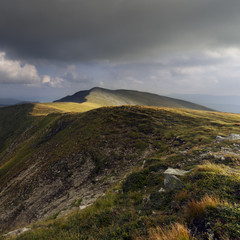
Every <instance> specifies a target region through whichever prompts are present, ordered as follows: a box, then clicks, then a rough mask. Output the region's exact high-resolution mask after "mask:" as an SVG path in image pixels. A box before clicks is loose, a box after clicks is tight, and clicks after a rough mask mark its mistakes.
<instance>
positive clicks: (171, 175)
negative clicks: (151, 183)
mask: <svg viewBox="0 0 240 240" xmlns="http://www.w3.org/2000/svg"><path fill="white" fill-rule="evenodd" d="M188 172H189V171H184V170H181V169H174V168H168V169H167V170H166V171H165V172H164V186H165V188H167V189H169V190H173V189H179V188H182V187H183V186H184V184H183V182H182V181H181V180H180V179H179V178H178V177H177V176H184V175H185V174H186V173H188Z"/></svg>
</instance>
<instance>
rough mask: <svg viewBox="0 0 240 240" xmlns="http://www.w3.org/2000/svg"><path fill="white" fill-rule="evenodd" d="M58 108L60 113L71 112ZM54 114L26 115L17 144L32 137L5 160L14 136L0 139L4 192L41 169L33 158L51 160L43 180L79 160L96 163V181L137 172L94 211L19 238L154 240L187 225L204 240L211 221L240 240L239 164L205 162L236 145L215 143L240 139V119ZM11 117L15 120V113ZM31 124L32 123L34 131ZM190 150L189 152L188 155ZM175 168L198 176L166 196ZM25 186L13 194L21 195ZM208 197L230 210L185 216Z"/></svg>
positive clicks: (121, 111) (139, 111) (146, 110)
mask: <svg viewBox="0 0 240 240" xmlns="http://www.w3.org/2000/svg"><path fill="white" fill-rule="evenodd" d="M57 105H58V104H57ZM59 106H60V105H59ZM59 106H58V108H59V109H60V108H61V109H62V110H61V111H63V109H64V108H65V107H66V105H61V107H59ZM56 108H57V107H56V105H54V109H55V110H56ZM55 110H50V107H49V106H48V110H47V112H44V111H45V110H44V109H42V108H40V107H39V108H38V110H36V109H35V110H33V108H32V107H28V108H27V109H25V110H24V111H25V115H24V116H25V117H24V118H23V119H22V120H21V121H20V125H21V126H22V129H23V130H21V131H19V125H16V126H15V127H12V129H13V130H12V132H14V138H16V139H18V138H19V139H21V137H22V136H23V134H25V135H24V136H25V137H24V140H23V141H21V142H19V143H18V144H17V146H16V147H15V148H14V152H12V153H7V154H6V147H4V146H5V144H8V141H10V140H11V141H12V139H10V140H9V138H7V137H6V136H9V135H8V134H10V132H9V133H7V131H6V132H5V133H3V135H1V133H0V137H1V139H2V146H3V150H2V152H1V153H0V154H2V156H3V155H4V154H3V153H5V157H4V160H3V162H4V163H3V164H2V165H1V166H0V181H1V186H2V187H4V186H5V184H6V183H7V182H8V181H10V180H11V179H12V178H13V177H14V176H17V175H18V173H19V172H20V171H23V170H24V167H23V166H25V164H30V165H31V164H32V163H34V162H35V161H36V159H35V158H34V157H33V156H44V158H45V159H47V161H46V162H44V164H43V166H42V168H40V169H39V170H38V172H36V175H38V176H42V175H41V174H43V173H44V172H45V173H48V171H49V173H51V166H54V163H58V162H59V161H61V160H62V159H71V156H73V155H74V154H82V155H84V156H87V157H88V158H91V160H92V161H93V163H94V169H93V170H92V172H91V177H92V178H94V177H96V176H98V175H99V174H101V173H102V172H104V170H106V169H108V170H109V172H108V174H107V175H106V178H105V179H106V181H107V179H108V178H107V176H112V175H113V174H114V173H115V170H116V171H121V169H122V167H124V165H125V164H128V162H129V161H132V164H133V166H132V167H131V168H129V169H128V174H127V176H126V178H125V179H124V180H122V182H119V183H118V184H117V185H116V186H115V187H113V188H112V189H110V190H109V191H108V193H107V194H106V196H104V197H101V198H100V199H98V200H97V201H96V202H95V203H94V204H93V205H92V206H90V207H88V208H86V209H84V210H81V211H76V212H74V213H72V214H70V215H68V216H67V217H57V215H58V212H57V213H56V214H55V215H52V217H51V219H48V220H47V221H46V222H44V221H43V222H41V223H39V224H38V223H36V224H35V225H33V226H32V227H33V231H31V232H28V233H26V234H24V235H22V236H19V237H18V238H17V239H106V240H107V239H141V238H143V239H147V238H148V237H149V236H150V235H151V231H152V230H153V229H156V228H157V227H159V226H160V227H163V226H168V225H169V226H175V224H177V223H181V224H183V226H186V227H187V228H188V229H189V231H190V233H191V234H192V235H193V234H195V236H196V237H197V239H204V237H206V236H204V234H205V233H206V227H205V225H204V224H205V223H206V222H207V221H210V223H211V224H212V225H211V229H212V231H213V232H214V233H215V234H216V236H221V234H223V232H224V231H225V232H224V234H225V235H226V238H227V237H228V238H230V239H237V237H236V236H237V233H238V231H239V225H238V222H239V217H238V214H239V206H238V205H237V204H238V203H239V200H240V199H239V186H240V175H239V174H240V173H239V166H238V161H237V160H234V159H233V157H234V156H231V155H230V156H228V158H229V159H228V160H227V161H226V162H222V163H221V164H220V163H219V160H218V159H214V158H208V157H206V158H207V159H206V160H208V161H209V162H206V161H204V160H205V159H202V158H200V157H199V156H200V155H201V154H202V153H206V152H207V151H208V148H210V149H212V150H213V151H219V149H220V148H221V147H222V146H228V145H229V144H230V145H231V144H232V143H216V142H215V137H216V136H217V135H223V136H227V135H228V134H230V133H239V124H240V116H239V115H237V114H226V113H214V112H203V111H195V110H188V109H186V110H184V109H171V108H155V107H141V106H134V107H133V106H121V107H104V108H99V109H94V110H91V111H89V112H84V113H76V112H75V113H73V112H74V111H73V110H71V112H72V113H66V112H67V111H68V110H64V111H65V113H59V112H57V113H56V112H55ZM5 111H6V110H5ZM7 111H9V113H8V114H9V115H8V116H10V115H11V114H12V113H11V111H13V110H11V111H10V110H7ZM18 111H23V110H21V109H18ZM34 111H35V113H34ZM51 111H53V112H54V113H52V112H51ZM59 111H60V110H59ZM69 111H70V110H69ZM37 112H38V113H37ZM5 114H7V113H5ZM22 116H23V115H22ZM24 119H27V121H29V122H28V124H29V125H28V127H27V126H26V125H25V121H24ZM0 121H1V118H0ZM2 121H3V120H2ZM10 130H11V129H10ZM10 130H9V131H10ZM236 143H237V142H236ZM231 146H232V145H231ZM185 150H188V152H187V153H186V154H182V153H181V151H185ZM43 153H44V155H43ZM143 156H145V157H143ZM143 160H145V164H144V168H142V163H143ZM68 161H69V160H68ZM168 167H174V168H182V169H185V170H189V169H193V170H192V171H191V172H190V173H189V174H187V175H186V176H183V177H180V179H181V180H182V181H183V183H184V188H183V189H177V190H173V191H170V190H168V191H166V192H165V193H162V192H159V189H160V188H162V187H164V184H163V179H164V174H163V172H164V170H166V169H167V168H168ZM51 174H52V173H51ZM51 176H53V177H54V175H53V174H52V175H51ZM104 181H105V180H102V182H103V183H104ZM219 186H221V187H219ZM18 187H19V186H16V188H15V189H14V188H13V189H12V191H16V192H17V189H18ZM13 195H14V194H13ZM206 195H209V196H217V197H219V199H220V200H221V201H223V202H224V201H228V202H229V205H221V204H220V205H217V206H215V207H214V208H213V207H212V208H207V210H206V212H205V214H204V215H203V216H202V215H201V216H200V217H199V218H197V217H190V218H189V217H186V212H185V210H184V209H185V208H186V207H187V206H188V203H189V201H196V202H199V201H201V199H203V198H204V196H206ZM12 197H13V198H14V196H12ZM81 203H82V199H81V198H80V196H79V200H78V201H75V202H74V203H73V205H74V206H75V207H79V205H80V204H81ZM16 204H18V203H16ZM213 216H214V217H213ZM55 218H56V219H55ZM171 224H173V225H171ZM221 224H222V225H221ZM176 226H177V225H176ZM204 227H205V228H204ZM194 231H195V232H194Z"/></svg>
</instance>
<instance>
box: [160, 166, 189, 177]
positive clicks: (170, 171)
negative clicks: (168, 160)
mask: <svg viewBox="0 0 240 240" xmlns="http://www.w3.org/2000/svg"><path fill="white" fill-rule="evenodd" d="M189 172H190V171H184V170H181V169H176V168H168V169H167V170H166V171H165V172H164V174H170V175H175V176H184V175H185V174H186V173H189Z"/></svg>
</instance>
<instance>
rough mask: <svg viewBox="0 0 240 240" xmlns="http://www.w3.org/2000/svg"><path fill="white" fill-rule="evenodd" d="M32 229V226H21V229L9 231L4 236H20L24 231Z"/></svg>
mask: <svg viewBox="0 0 240 240" xmlns="http://www.w3.org/2000/svg"><path fill="white" fill-rule="evenodd" d="M30 230H31V228H26V227H24V228H20V229H17V230H14V231H11V232H8V233H6V234H4V235H3V236H4V237H14V236H19V235H21V234H23V233H25V232H28V231H30Z"/></svg>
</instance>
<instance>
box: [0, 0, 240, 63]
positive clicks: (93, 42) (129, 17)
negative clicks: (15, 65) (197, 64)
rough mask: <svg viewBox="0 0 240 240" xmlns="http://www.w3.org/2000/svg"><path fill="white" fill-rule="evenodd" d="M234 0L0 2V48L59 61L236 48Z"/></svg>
mask: <svg viewBox="0 0 240 240" xmlns="http://www.w3.org/2000/svg"><path fill="white" fill-rule="evenodd" d="M239 11H240V1H236V0H228V1H226V0H211V1H209V0H168V1H165V0H148V1H146V0H131V1H129V0H128V1H127V0H115V1H112V0H101V1H99V0H91V1H86V0H51V1H49V0H41V1H32V0H21V1H17V0H14V1H9V0H2V1H0V32H1V38H0V47H2V49H4V50H5V51H7V52H8V53H9V54H10V53H11V54H12V56H18V57H21V58H26V59H27V58H31V59H49V60H50V59H52V60H58V61H59V60H61V61H69V62H74V61H93V60H106V59H110V60H113V59H139V58H146V57H147V58H151V57H152V56H154V55H156V54H159V53H163V52H171V51H178V50H188V49H193V48H195V49H196V48H200V49H201V48H209V47H215V46H225V45H234V44H239V42H240V27H239V26H240V14H239Z"/></svg>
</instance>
